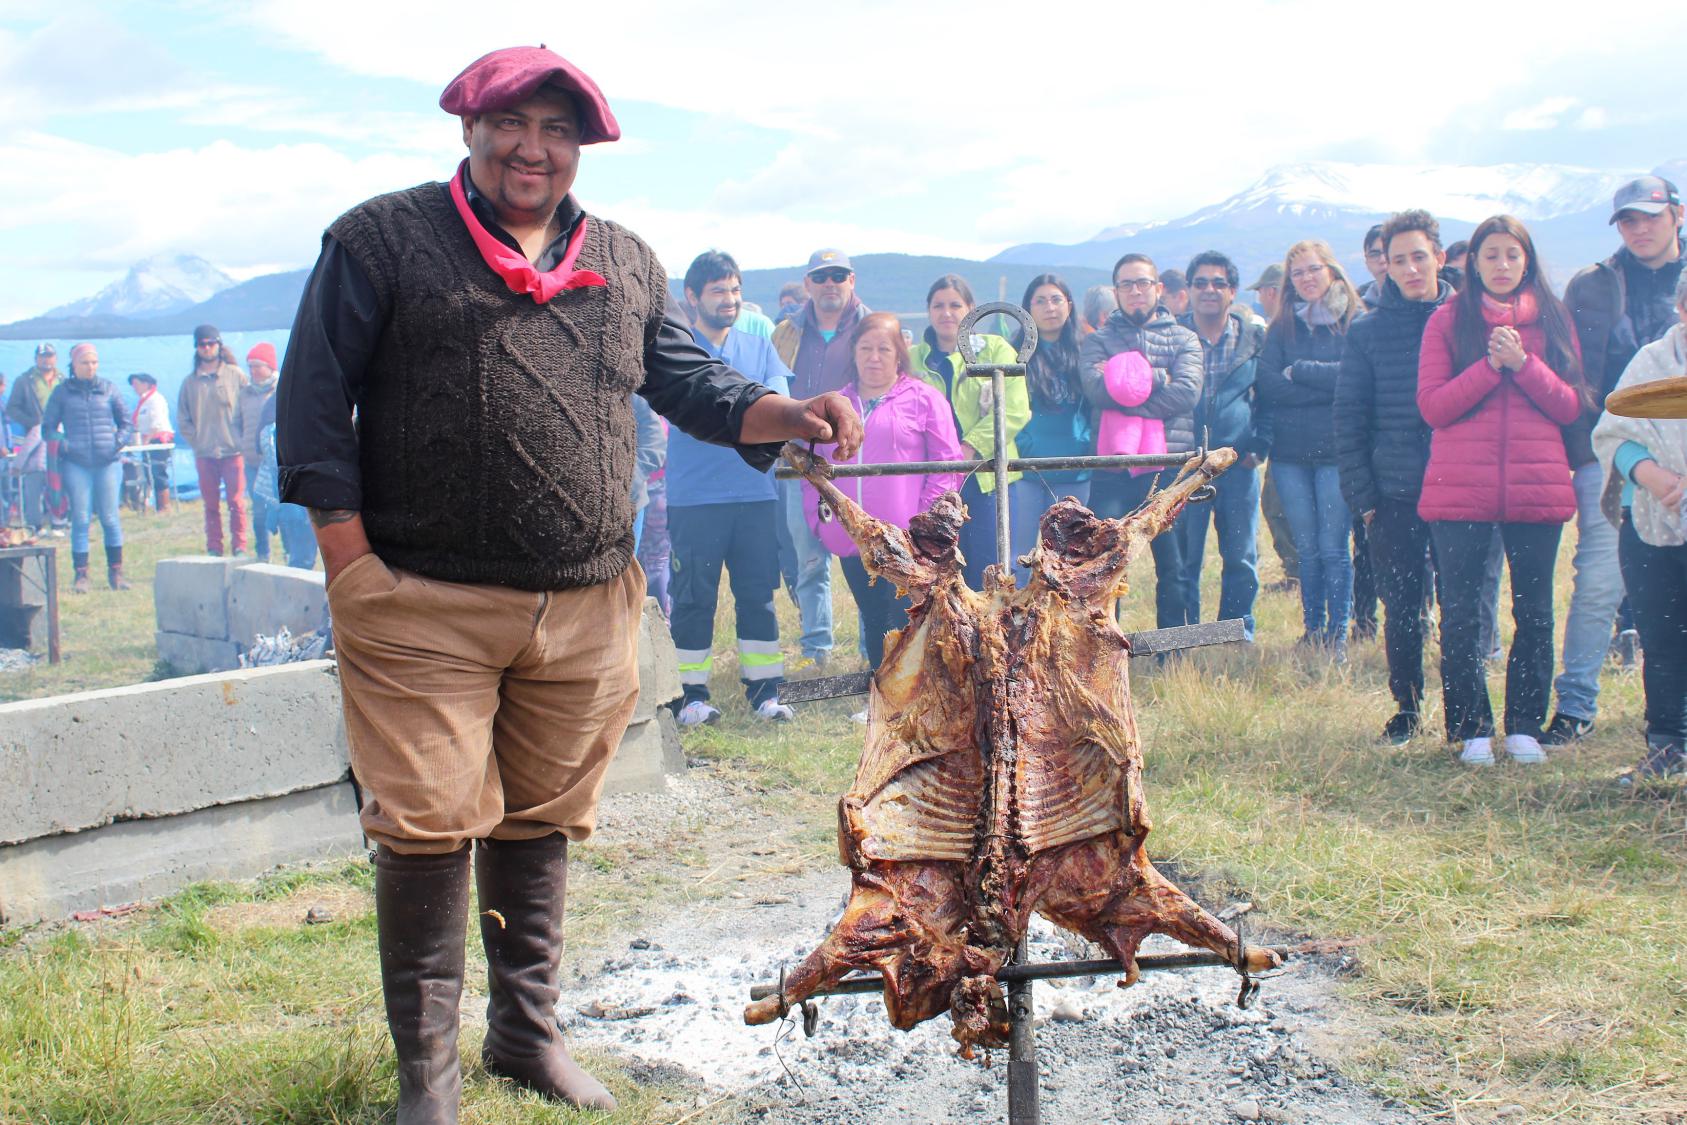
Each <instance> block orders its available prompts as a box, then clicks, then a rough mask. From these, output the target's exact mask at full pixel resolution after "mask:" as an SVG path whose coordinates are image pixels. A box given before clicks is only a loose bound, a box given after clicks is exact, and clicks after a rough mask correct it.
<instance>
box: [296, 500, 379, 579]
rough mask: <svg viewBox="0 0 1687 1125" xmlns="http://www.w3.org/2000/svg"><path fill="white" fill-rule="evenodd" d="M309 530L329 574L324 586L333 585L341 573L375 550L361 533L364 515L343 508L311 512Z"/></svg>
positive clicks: (312, 510)
mask: <svg viewBox="0 0 1687 1125" xmlns="http://www.w3.org/2000/svg"><path fill="white" fill-rule="evenodd" d="M310 523H311V527H313V528H314V529H315V530H316V545H317V546H318V547H320V548H322V569H323V570H325V571H327V572H328V580H327V585H330V586H332V585H333V584H334V579H336V578H338V577H339V576H340V572H341V571H342V570H344V569H345V568H346V567H348V566H350V565H351V564H352V563H354V562H356V561H357V560H358V559H360V558H362V557H363V556H364V555H367V554H369V553H370V552H371V551H373V550H374V549H375V548H373V547H371V546H370V545H369V536H368V535H366V534H364V531H363V513H362V512H357V511H352V510H351V509H346V508H329V509H323V508H312V509H310Z"/></svg>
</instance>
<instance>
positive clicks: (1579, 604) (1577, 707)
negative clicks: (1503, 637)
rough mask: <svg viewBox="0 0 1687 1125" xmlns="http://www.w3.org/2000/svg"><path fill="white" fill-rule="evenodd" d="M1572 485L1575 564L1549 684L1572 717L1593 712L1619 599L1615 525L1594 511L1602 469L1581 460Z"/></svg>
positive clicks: (1620, 585) (1620, 580) (1602, 481)
mask: <svg viewBox="0 0 1687 1125" xmlns="http://www.w3.org/2000/svg"><path fill="white" fill-rule="evenodd" d="M1573 479H1574V481H1575V486H1576V555H1575V560H1574V566H1575V568H1576V578H1575V585H1574V586H1573V587H1572V588H1571V591H1570V614H1569V616H1568V617H1567V618H1565V621H1564V670H1563V671H1562V672H1560V673H1559V674H1558V679H1557V680H1555V681H1554V682H1553V685H1552V686H1553V687H1554V688H1555V689H1557V691H1558V710H1560V711H1562V712H1563V713H1564V714H1566V715H1570V716H1573V717H1574V718H1577V719H1589V720H1591V719H1593V718H1594V717H1595V716H1596V715H1598V713H1599V669H1600V668H1601V667H1602V666H1603V665H1604V663H1605V653H1606V651H1607V650H1608V649H1609V648H1610V646H1611V622H1612V621H1613V620H1615V618H1616V616H1617V607H1618V606H1619V605H1621V604H1622V600H1623V572H1622V567H1621V565H1620V564H1619V562H1618V559H1617V529H1616V528H1614V527H1612V526H1611V521H1610V520H1608V519H1606V518H1605V513H1603V512H1601V511H1600V510H1599V496H1600V493H1601V492H1602V491H1603V490H1604V488H1605V473H1604V470H1602V469H1601V468H1600V466H1599V463H1598V462H1597V461H1595V462H1593V463H1592V464H1588V465H1583V466H1582V467H1581V468H1579V469H1577V470H1576V472H1575V476H1574V478H1573Z"/></svg>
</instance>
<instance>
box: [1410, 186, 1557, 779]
mask: <svg viewBox="0 0 1687 1125" xmlns="http://www.w3.org/2000/svg"><path fill="white" fill-rule="evenodd" d="M1469 262H1470V270H1469V274H1468V276H1467V277H1466V278H1465V286H1464V288H1463V289H1461V290H1460V291H1459V293H1458V295H1457V296H1456V297H1454V298H1453V299H1452V300H1450V301H1448V302H1446V303H1445V304H1443V305H1442V306H1441V307H1440V308H1438V309H1436V310H1435V312H1434V314H1433V315H1431V316H1430V318H1429V321H1428V323H1426V324H1425V325H1424V330H1423V348H1422V350H1421V351H1420V352H1419V353H1418V412H1419V413H1421V414H1422V415H1423V420H1424V421H1425V422H1427V423H1428V424H1429V428H1430V440H1429V465H1428V467H1427V468H1426V469H1425V470H1424V478H1423V493H1422V495H1421V496H1420V497H1419V499H1418V515H1419V517H1420V518H1422V519H1423V520H1424V522H1426V523H1428V524H1429V534H1430V538H1431V540H1432V542H1433V543H1434V544H1435V565H1436V567H1437V568H1438V569H1439V570H1440V573H1441V693H1442V699H1443V702H1444V705H1445V710H1446V717H1447V739H1448V741H1450V742H1455V743H1458V744H1459V760H1460V761H1461V762H1464V763H1465V764H1466V765H1472V766H1485V765H1492V764H1493V761H1494V751H1493V736H1494V729H1495V728H1494V712H1493V706H1492V704H1491V703H1490V701H1489V699H1488V679H1487V676H1486V675H1485V673H1484V670H1483V660H1482V658H1483V655H1484V654H1483V653H1482V651H1481V647H1482V646H1481V643H1480V637H1479V634H1480V631H1481V623H1480V616H1481V615H1480V613H1479V610H1478V606H1479V602H1480V599H1481V594H1480V590H1481V585H1482V572H1483V567H1484V565H1485V563H1486V561H1487V558H1488V551H1489V544H1490V543H1491V542H1492V540H1493V534H1494V529H1495V528H1496V527H1497V528H1498V529H1499V532H1500V537H1501V540H1502V541H1503V543H1504V545H1505V557H1506V564H1507V565H1508V566H1509V567H1510V570H1511V617H1512V621H1513V622H1514V623H1515V625H1516V631H1515V634H1514V636H1513V638H1512V642H1511V653H1510V656H1509V658H1508V659H1507V661H1506V670H1505V731H1506V737H1505V750H1506V752H1507V753H1509V754H1510V755H1511V757H1512V758H1513V759H1514V760H1516V761H1518V762H1522V763H1525V764H1527V763H1534V762H1541V761H1545V760H1546V754H1545V752H1544V751H1543V750H1542V749H1541V746H1540V735H1541V724H1542V723H1543V722H1544V721H1545V719H1546V704H1547V696H1548V694H1549V692H1550V690H1551V686H1552V657H1553V654H1552V613H1553V611H1552V572H1553V568H1554V566H1555V565H1556V563H1557V560H1558V540H1559V537H1560V535H1561V534H1562V533H1563V531H1564V524H1565V522H1566V521H1567V520H1569V519H1570V518H1571V517H1572V516H1574V515H1575V514H1576V493H1575V488H1574V485H1573V484H1572V483H1571V479H1570V462H1569V458H1568V457H1567V456H1566V455H1565V451H1564V434H1563V427H1564V426H1567V425H1569V424H1570V423H1571V422H1574V421H1575V420H1576V419H1577V418H1578V417H1579V416H1580V415H1581V411H1582V407H1583V405H1584V404H1585V403H1587V402H1589V401H1590V396H1589V392H1588V389H1587V386H1586V383H1585V382H1584V381H1583V378H1582V363H1581V350H1580V346H1579V345H1578V343H1577V341H1576V334H1575V331H1574V329H1573V327H1572V326H1571V322H1570V315H1569V313H1568V312H1567V311H1566V310H1565V308H1564V306H1563V304H1562V303H1560V301H1559V300H1558V298H1557V297H1555V296H1553V295H1552V290H1551V289H1549V288H1547V285H1546V282H1545V280H1544V277H1543V272H1544V271H1543V270H1542V269H1541V266H1540V260H1539V258H1538V257H1537V256H1536V254H1535V244H1534V241H1533V240H1532V239H1531V238H1530V237H1529V232H1528V230H1527V229H1526V228H1525V227H1524V226H1523V224H1522V223H1520V222H1518V221H1517V220H1516V219H1514V218H1512V217H1511V216H1510V215H1496V216H1494V217H1493V218H1491V219H1486V220H1484V221H1483V222H1482V224H1481V225H1480V226H1478V227H1477V228H1476V231H1475V233H1474V234H1472V235H1471V236H1470V258H1469Z"/></svg>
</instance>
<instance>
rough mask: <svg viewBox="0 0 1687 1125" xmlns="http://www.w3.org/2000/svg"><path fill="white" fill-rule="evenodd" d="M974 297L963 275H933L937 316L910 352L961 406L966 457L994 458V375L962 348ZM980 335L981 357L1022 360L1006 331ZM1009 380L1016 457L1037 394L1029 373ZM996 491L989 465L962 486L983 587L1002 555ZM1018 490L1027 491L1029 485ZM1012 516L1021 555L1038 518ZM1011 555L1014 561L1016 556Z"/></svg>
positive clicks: (966, 533)
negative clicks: (974, 365) (969, 369)
mask: <svg viewBox="0 0 1687 1125" xmlns="http://www.w3.org/2000/svg"><path fill="white" fill-rule="evenodd" d="M974 303H975V302H974V301H973V299H972V287H971V286H969V285H968V284H967V283H966V280H965V279H964V278H962V277H959V276H957V275H955V274H952V273H946V274H944V275H943V276H942V277H940V278H938V279H937V280H936V281H934V282H932V283H931V288H930V289H929V290H927V292H926V317H927V318H928V319H929V320H930V322H931V323H930V325H929V326H928V327H927V328H926V330H925V338H924V339H923V340H921V341H920V342H919V343H918V344H915V345H914V348H913V351H912V352H911V353H910V359H911V362H912V364H913V375H914V377H915V378H916V379H920V380H923V381H924V382H925V383H926V384H927V385H928V386H931V387H933V388H935V389H936V390H938V391H941V392H942V394H943V397H944V399H946V400H947V401H948V403H949V407H950V409H951V410H952V411H953V412H954V416H955V431H956V432H957V433H958V434H959V435H960V439H961V450H962V454H961V455H962V457H964V458H967V459H973V458H982V459H984V460H989V459H990V458H991V457H993V456H995V452H996V430H995V422H994V420H993V416H992V410H991V400H990V394H991V391H990V380H988V379H971V378H968V377H967V374H966V360H965V359H963V358H962V357H961V353H960V336H961V322H962V321H963V320H965V319H966V318H967V315H968V314H969V313H971V312H972V307H973V305H974ZM974 335H975V337H976V340H975V343H974V346H973V351H974V354H975V355H976V356H977V361H978V362H979V363H1013V362H1015V360H1016V358H1017V356H1018V353H1017V352H1016V351H1015V349H1014V347H1013V345H1012V344H1010V343H1008V342H1007V341H1006V340H1004V339H1002V338H1001V337H1000V336H996V335H993V334H989V333H975V334H974ZM1006 383H1007V402H1006V403H1005V405H1006V408H1007V443H1008V448H1007V455H1008V457H1009V458H1010V459H1012V458H1014V457H1018V456H1019V447H1018V445H1017V444H1016V441H1015V439H1016V438H1017V437H1018V436H1019V431H1020V430H1022V429H1023V428H1024V427H1025V423H1026V422H1028V421H1030V420H1031V399H1030V397H1029V395H1028V394H1027V392H1026V389H1025V380H1024V379H1019V378H1010V379H1008V380H1007V381H1006ZM1019 478H1020V474H1019V473H1009V474H1008V480H1009V482H1010V483H1011V482H1015V481H1018V480H1019ZM995 493H996V478H995V476H994V474H992V473H991V472H990V470H989V468H988V467H985V468H982V469H979V470H978V471H977V472H975V473H972V474H970V475H969V476H968V477H967V479H966V483H965V484H964V485H963V486H962V487H961V499H962V500H963V501H965V502H966V506H967V522H966V523H965V524H964V525H963V526H962V527H961V553H962V554H963V555H965V556H966V579H967V582H968V584H970V585H971V586H972V587H973V588H974V589H983V584H984V568H985V567H987V566H990V565H992V564H994V563H995V561H996V504H997V503H999V502H1001V501H1002V500H1003V499H1004V498H1002V497H998V496H996V494H995ZM1013 495H1014V494H1013V492H1012V490H1011V488H1010V490H1009V495H1008V497H1006V498H1005V499H1006V501H1007V503H1009V504H1010V505H1011V504H1012V502H1013V500H1012V497H1013ZM1019 495H1021V496H1023V495H1024V492H1023V490H1021V492H1020V493H1019ZM1021 507H1023V504H1022V505H1021ZM1008 515H1009V526H1010V530H1011V532H1012V535H1013V542H1012V544H1011V548H1012V549H1011V552H1010V553H1011V554H1012V556H1013V558H1014V559H1017V558H1018V557H1019V556H1020V555H1022V554H1024V553H1025V552H1026V551H1028V550H1030V549H1031V545H1032V543H1033V542H1034V541H1035V539H1034V537H1035V535H1036V528H1035V526H1028V525H1030V524H1031V521H1030V520H1028V519H1027V518H1026V513H1025V512H1024V511H1014V510H1013V509H1012V508H1011V507H1010V509H1009V513H1008ZM1004 562H1009V563H1010V564H1011V560H1004Z"/></svg>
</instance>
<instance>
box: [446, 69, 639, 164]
mask: <svg viewBox="0 0 1687 1125" xmlns="http://www.w3.org/2000/svg"><path fill="white" fill-rule="evenodd" d="M547 82H548V83H550V84H551V85H553V86H557V87H560V88H561V89H564V90H568V91H570V92H571V93H573V94H574V96H575V101H576V102H577V104H578V105H579V107H580V143H581V144H587V145H589V144H596V143H597V142H598V141H618V140H620V139H621V126H620V125H618V124H617V123H616V121H615V115H614V114H613V113H611V112H609V101H608V100H607V99H606V98H605V97H604V96H603V91H602V90H600V89H598V88H597V83H596V82H593V81H592V80H591V79H590V78H588V77H586V72H585V71H583V70H581V69H580V68H579V67H577V66H575V65H574V64H573V63H571V62H569V61H568V60H567V59H565V58H563V57H562V56H561V55H559V54H557V53H556V52H555V51H551V50H547V49H546V48H545V46H544V44H540V45H539V46H537V47H505V48H503V49H502V50H499V51H493V52H492V53H491V54H488V55H482V56H481V57H480V58H478V59H476V60H475V61H474V62H472V63H470V64H469V65H468V66H467V67H465V68H464V69H463V73H461V74H459V75H457V77H455V78H453V79H452V80H451V84H450V85H449V86H447V87H445V92H444V93H443V94H441V95H439V108H440V109H443V110H444V111H445V112H446V113H449V114H453V115H455V116H457V117H473V116H474V115H476V114H479V113H491V112H493V111H495V110H500V109H509V108H510V107H511V106H514V105H519V104H520V103H522V102H523V101H526V100H527V99H528V98H530V97H532V96H533V94H534V93H535V92H536V91H537V90H538V89H539V87H541V86H543V85H545V84H546V83H547Z"/></svg>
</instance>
